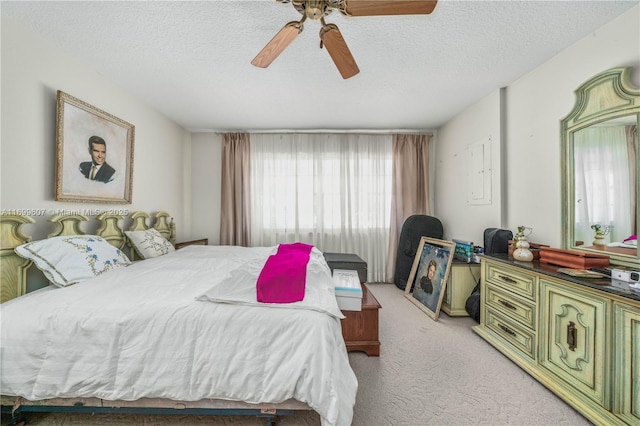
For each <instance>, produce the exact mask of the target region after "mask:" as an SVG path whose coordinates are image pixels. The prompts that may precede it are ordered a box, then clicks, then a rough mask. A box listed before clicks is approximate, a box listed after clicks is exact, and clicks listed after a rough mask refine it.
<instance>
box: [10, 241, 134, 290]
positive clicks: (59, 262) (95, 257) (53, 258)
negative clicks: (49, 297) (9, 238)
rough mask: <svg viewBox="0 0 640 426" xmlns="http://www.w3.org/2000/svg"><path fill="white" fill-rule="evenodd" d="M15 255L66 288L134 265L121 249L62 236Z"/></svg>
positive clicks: (28, 246) (26, 247)
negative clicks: (31, 262) (30, 261)
mask: <svg viewBox="0 0 640 426" xmlns="http://www.w3.org/2000/svg"><path fill="white" fill-rule="evenodd" d="M14 251H15V252H16V253H17V254H18V255H19V256H20V257H23V258H25V259H29V260H32V261H33V263H34V264H35V265H36V267H37V268H38V269H40V270H41V271H42V272H43V273H44V275H45V277H47V279H48V280H49V281H51V283H52V284H54V285H56V286H58V287H66V286H68V285H71V284H76V283H79V282H80V281H82V280H85V279H87V278H92V277H95V276H96V275H100V274H102V273H103V272H106V271H109V270H111V269H116V268H121V267H124V266H127V265H130V264H131V261H130V260H129V258H128V257H127V256H126V255H125V254H124V253H123V252H122V251H121V250H119V249H118V248H116V247H114V246H112V245H111V244H109V243H108V242H107V240H105V239H104V238H102V237H99V236H97V235H63V236H60V237H52V238H47V239H46V240H40V241H34V242H32V243H26V244H22V245H20V246H18V247H16V248H15V249H14Z"/></svg>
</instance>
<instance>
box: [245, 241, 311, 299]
mask: <svg viewBox="0 0 640 426" xmlns="http://www.w3.org/2000/svg"><path fill="white" fill-rule="evenodd" d="M312 248H313V246H310V245H308V244H304V243H293V244H280V245H279V246H278V252H277V253H276V254H274V255H271V256H269V258H268V259H267V262H266V263H265V264H264V267H263V268H262V271H261V272H260V275H259V276H258V281H257V283H256V295H257V298H258V302H263V303H292V302H299V301H300V300H302V299H304V289H305V282H306V279H307V263H309V253H311V249H312Z"/></svg>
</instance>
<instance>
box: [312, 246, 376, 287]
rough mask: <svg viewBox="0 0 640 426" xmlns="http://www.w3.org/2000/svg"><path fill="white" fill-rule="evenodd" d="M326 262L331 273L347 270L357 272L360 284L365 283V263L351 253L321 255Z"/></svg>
mask: <svg viewBox="0 0 640 426" xmlns="http://www.w3.org/2000/svg"><path fill="white" fill-rule="evenodd" d="M322 254H323V255H324V260H326V261H327V264H328V265H329V268H330V269H331V272H333V270H334V269H347V270H351V271H358V278H359V279H360V282H361V283H366V282H367V262H365V261H364V260H362V258H360V256H358V255H357V254H353V253H322Z"/></svg>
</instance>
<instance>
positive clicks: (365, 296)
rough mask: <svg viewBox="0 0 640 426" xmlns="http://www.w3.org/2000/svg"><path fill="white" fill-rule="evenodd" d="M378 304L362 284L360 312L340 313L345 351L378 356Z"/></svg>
mask: <svg viewBox="0 0 640 426" xmlns="http://www.w3.org/2000/svg"><path fill="white" fill-rule="evenodd" d="M380 307H381V306H380V303H378V301H377V300H376V298H375V296H374V295H373V293H371V291H369V289H368V288H367V286H366V285H365V284H362V310H360V311H342V313H343V314H344V315H345V316H346V318H344V319H342V320H341V323H342V336H343V337H344V342H345V343H346V345H347V351H348V352H352V351H362V352H365V353H366V354H367V355H369V356H380V340H379V337H378V310H379V309H380Z"/></svg>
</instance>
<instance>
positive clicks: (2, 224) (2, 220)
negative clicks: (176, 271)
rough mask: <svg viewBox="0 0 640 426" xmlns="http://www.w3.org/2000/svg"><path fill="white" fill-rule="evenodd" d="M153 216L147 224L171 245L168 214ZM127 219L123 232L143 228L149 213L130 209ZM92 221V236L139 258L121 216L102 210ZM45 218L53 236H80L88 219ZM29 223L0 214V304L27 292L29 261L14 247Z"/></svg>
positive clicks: (29, 220)
mask: <svg viewBox="0 0 640 426" xmlns="http://www.w3.org/2000/svg"><path fill="white" fill-rule="evenodd" d="M154 216H155V220H154V222H153V225H152V226H151V227H153V228H155V229H156V230H158V232H160V234H161V235H162V236H163V237H165V238H166V239H167V240H169V241H170V242H171V244H175V238H176V232H175V225H174V223H173V218H171V215H170V214H169V213H167V212H164V211H160V212H157V213H156V214H155V215H154ZM129 218H130V219H131V220H132V223H131V225H130V226H129V227H128V228H127V229H126V230H127V231H139V230H145V229H149V227H150V221H151V215H150V214H149V213H147V212H143V211H137V212H133V213H131V214H130V215H129ZM95 220H97V221H98V222H99V227H98V229H97V230H96V232H95V235H99V236H101V237H102V238H104V239H105V240H107V241H108V242H109V243H110V244H111V245H113V246H115V247H117V248H119V249H121V250H123V251H124V252H125V253H126V254H127V255H128V256H129V258H130V259H131V260H135V259H138V258H139V256H138V255H137V253H136V252H135V250H134V249H133V247H132V246H131V245H130V244H129V242H128V240H127V237H126V235H125V233H124V231H125V229H124V228H123V226H124V225H123V224H124V221H125V217H124V216H122V215H118V214H109V213H103V214H101V215H99V216H96V218H95ZM48 221H49V222H51V223H53V226H54V230H53V232H52V233H50V234H49V237H57V236H60V235H84V234H85V232H84V231H82V230H81V229H80V224H81V223H83V222H87V221H89V218H88V217H87V216H83V215H79V214H63V215H55V216H52V217H50V218H49V219H48ZM29 223H35V220H34V219H33V218H31V217H29V216H23V215H13V214H12V215H9V214H7V215H5V214H2V215H0V303H2V302H6V301H7V300H11V299H13V298H16V297H18V296H22V295H23V294H25V293H26V292H27V270H28V269H29V267H30V266H31V264H32V262H31V261H29V260H26V259H23V258H22V257H20V256H18V255H17V254H16V253H15V252H14V249H15V248H16V247H17V246H19V245H21V244H24V243H28V242H30V241H31V236H28V235H24V233H23V231H22V226H23V225H25V224H29Z"/></svg>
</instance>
